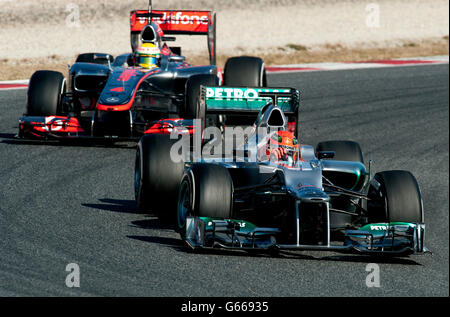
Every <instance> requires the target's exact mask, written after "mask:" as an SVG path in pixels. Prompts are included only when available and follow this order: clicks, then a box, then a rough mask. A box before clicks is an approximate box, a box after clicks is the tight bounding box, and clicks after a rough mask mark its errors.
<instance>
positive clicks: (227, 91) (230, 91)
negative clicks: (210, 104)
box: [206, 87, 259, 99]
mask: <svg viewBox="0 0 450 317" xmlns="http://www.w3.org/2000/svg"><path fill="white" fill-rule="evenodd" d="M258 97H259V94H258V91H257V90H255V89H252V88H249V89H239V88H220V87H216V88H212V87H208V88H207V89H206V98H216V99H222V98H227V99H256V98H258Z"/></svg>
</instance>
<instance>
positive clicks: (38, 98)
mask: <svg viewBox="0 0 450 317" xmlns="http://www.w3.org/2000/svg"><path fill="white" fill-rule="evenodd" d="M65 91H66V80H65V78H64V75H63V74H61V73H59V72H54V71H51V70H38V71H37V72H35V73H34V74H33V75H32V76H31V78H30V82H29V84H28V99H27V115H29V116H55V115H60V114H61V113H62V95H63V93H65Z"/></svg>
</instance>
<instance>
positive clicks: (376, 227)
mask: <svg viewBox="0 0 450 317" xmlns="http://www.w3.org/2000/svg"><path fill="white" fill-rule="evenodd" d="M370 230H387V227H386V226H381V225H375V226H372V225H371V226H370Z"/></svg>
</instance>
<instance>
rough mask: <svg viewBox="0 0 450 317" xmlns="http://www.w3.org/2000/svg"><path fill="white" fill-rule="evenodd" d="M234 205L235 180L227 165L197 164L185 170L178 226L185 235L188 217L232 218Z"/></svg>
mask: <svg viewBox="0 0 450 317" xmlns="http://www.w3.org/2000/svg"><path fill="white" fill-rule="evenodd" d="M232 208H233V181H232V179H231V176H230V173H229V172H228V170H227V169H226V168H225V167H223V166H220V165H216V164H193V165H192V166H191V168H190V169H189V170H188V171H186V172H185V173H184V175H183V178H182V181H181V185H180V192H179V196H178V209H177V228H178V231H179V232H180V234H181V237H182V238H184V234H185V231H186V217H187V216H198V217H210V218H220V219H230V218H231V217H232Z"/></svg>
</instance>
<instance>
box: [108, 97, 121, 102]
mask: <svg viewBox="0 0 450 317" xmlns="http://www.w3.org/2000/svg"><path fill="white" fill-rule="evenodd" d="M106 101H108V102H117V101H119V98H117V97H109V98H106Z"/></svg>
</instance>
